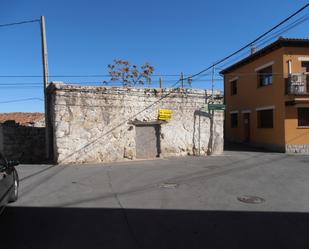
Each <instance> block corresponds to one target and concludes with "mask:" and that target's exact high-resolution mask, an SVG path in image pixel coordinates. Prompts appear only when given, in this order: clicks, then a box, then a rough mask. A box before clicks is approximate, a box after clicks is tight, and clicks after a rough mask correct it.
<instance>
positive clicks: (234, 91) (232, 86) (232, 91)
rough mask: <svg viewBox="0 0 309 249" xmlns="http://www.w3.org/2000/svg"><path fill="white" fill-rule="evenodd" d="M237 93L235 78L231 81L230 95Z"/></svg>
mask: <svg viewBox="0 0 309 249" xmlns="http://www.w3.org/2000/svg"><path fill="white" fill-rule="evenodd" d="M236 94H237V80H233V81H231V95H236Z"/></svg>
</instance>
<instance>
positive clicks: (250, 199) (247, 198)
mask: <svg viewBox="0 0 309 249" xmlns="http://www.w3.org/2000/svg"><path fill="white" fill-rule="evenodd" d="M237 200H239V201H241V202H244V203H248V204H260V203H263V202H265V199H263V198H262V197H259V196H252V195H243V196H239V197H237Z"/></svg>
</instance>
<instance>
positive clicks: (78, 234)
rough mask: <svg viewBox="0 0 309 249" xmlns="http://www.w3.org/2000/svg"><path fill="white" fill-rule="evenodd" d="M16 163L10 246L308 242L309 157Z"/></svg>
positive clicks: (5, 220)
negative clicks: (17, 192) (17, 177)
mask: <svg viewBox="0 0 309 249" xmlns="http://www.w3.org/2000/svg"><path fill="white" fill-rule="evenodd" d="M18 171H19V174H20V180H21V182H20V197H19V200H18V201H17V202H16V203H15V204H13V205H11V206H10V207H8V208H6V210H5V211H4V213H3V217H2V218H1V229H3V228H4V227H6V228H7V229H6V230H5V231H4V233H5V235H6V236H8V237H9V238H11V239H12V240H10V244H7V245H6V246H5V247H4V248H308V246H309V240H307V239H306V237H307V235H306V234H307V228H308V225H309V214H308V213H307V212H308V210H309V198H308V195H309V181H308V176H309V156H304V155H303V156H300V155H287V154H280V153H264V152H238V151H226V152H225V153H224V154H223V155H220V156H211V157H185V158H169V159H157V160H150V161H134V162H122V163H114V164H105V165H74V166H72V165H71V166H61V165H60V166H52V165H21V166H19V168H18ZM246 196H249V197H250V196H254V197H260V198H261V199H259V198H253V200H255V201H257V202H258V203H245V202H242V201H240V200H242V199H244V200H247V199H246ZM249 201H250V200H249ZM12 231H14V232H13V233H11V232H12ZM12 241H13V242H12ZM254 241H255V242H254ZM5 243H6V242H5ZM249 243H250V244H249Z"/></svg>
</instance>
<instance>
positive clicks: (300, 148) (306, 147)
mask: <svg viewBox="0 0 309 249" xmlns="http://www.w3.org/2000/svg"><path fill="white" fill-rule="evenodd" d="M285 151H286V152H287V153H301V154H309V144H286V145H285Z"/></svg>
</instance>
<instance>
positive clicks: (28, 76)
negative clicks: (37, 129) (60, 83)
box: [0, 74, 189, 78]
mask: <svg viewBox="0 0 309 249" xmlns="http://www.w3.org/2000/svg"><path fill="white" fill-rule="evenodd" d="M185 76H189V74H187V75H185ZM42 77H43V76H42V75H0V78H42ZM49 77H50V78H60V77H62V78H95V77H111V75H109V74H85V75H49ZM151 77H180V74H152V75H151Z"/></svg>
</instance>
